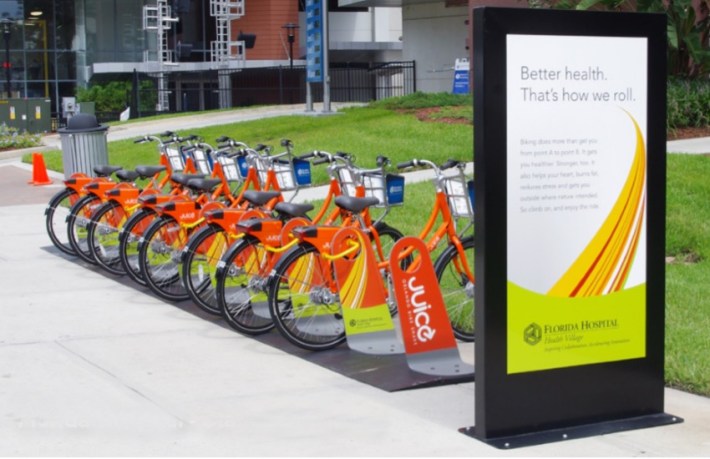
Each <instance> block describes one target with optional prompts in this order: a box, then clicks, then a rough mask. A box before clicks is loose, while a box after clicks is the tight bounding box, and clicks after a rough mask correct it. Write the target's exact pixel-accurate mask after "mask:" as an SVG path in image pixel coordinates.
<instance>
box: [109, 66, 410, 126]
mask: <svg viewBox="0 0 710 459" xmlns="http://www.w3.org/2000/svg"><path fill="white" fill-rule="evenodd" d="M414 72H415V67H414V61H405V62H384V63H331V66H330V72H329V73H330V100H331V101H332V102H370V101H372V100H378V99H383V98H387V97H394V96H404V95H407V94H411V93H413V92H415V91H416V90H417V88H416V83H415V78H414ZM305 76H306V69H305V66H294V67H293V68H290V67H288V66H285V67H284V66H281V67H263V68H253V69H241V70H238V71H234V72H233V73H231V74H230V76H229V77H230V79H231V86H232V88H231V89H227V90H221V89H219V87H218V84H217V71H216V70H215V71H210V72H199V73H195V74H191V73H189V72H180V73H177V72H176V73H173V74H171V75H170V80H169V82H168V89H167V94H168V101H169V109H168V110H167V111H163V112H162V113H170V112H178V111H180V112H184V111H199V110H213V109H217V108H220V102H219V101H220V99H221V97H220V96H222V95H224V96H225V100H229V101H230V102H231V106H233V107H243V106H250V105H283V104H301V103H303V104H305V103H306V78H305ZM156 87H157V85H156ZM220 91H226V94H220ZM311 91H312V96H313V101H314V102H321V101H322V100H323V85H322V84H321V83H313V84H311ZM157 94H158V91H157V90H153V91H145V90H141V91H140V96H139V98H140V101H141V103H140V105H141V106H142V107H143V108H142V109H141V110H140V111H139V112H138V113H137V111H135V110H132V113H131V118H136V117H139V116H140V117H144V116H151V115H155V114H156V113H157V112H156V111H154V110H150V109H146V108H145V107H146V103H145V102H147V101H157V100H158V96H157ZM129 96H130V95H127V98H126V100H127V101H129V100H130V97H129ZM118 115H119V114H118V113H113V112H111V113H109V112H106V113H102V112H97V113H96V116H97V118H98V119H99V122H106V121H114V120H117V119H118Z"/></svg>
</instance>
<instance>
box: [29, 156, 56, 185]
mask: <svg viewBox="0 0 710 459" xmlns="http://www.w3.org/2000/svg"><path fill="white" fill-rule="evenodd" d="M27 183H31V184H32V185H35V186H36V185H49V184H50V183H52V181H51V180H50V179H49V177H48V176H47V167H46V166H45V165H44V156H42V153H32V180H30V181H29V182H27Z"/></svg>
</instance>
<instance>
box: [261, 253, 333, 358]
mask: <svg viewBox="0 0 710 459" xmlns="http://www.w3.org/2000/svg"><path fill="white" fill-rule="evenodd" d="M309 254H314V255H315V256H320V254H319V252H318V250H317V249H316V248H315V247H314V246H312V245H311V244H307V243H305V244H299V245H297V246H296V247H293V248H292V249H290V250H288V251H287V252H286V253H284V255H282V257H281V258H280V259H279V261H278V262H277V263H276V265H275V266H274V270H273V273H272V275H271V277H270V279H269V286H268V301H269V312H270V313H271V319H272V321H273V322H274V325H275V327H276V329H277V330H279V332H280V333H281V334H282V335H283V336H284V338H286V339H287V340H288V341H289V342H290V343H291V344H294V345H295V346H298V347H300V348H302V349H305V350H308V351H324V350H328V349H332V348H334V347H336V346H338V345H340V344H342V343H343V342H344V341H345V326H344V325H343V326H342V332H339V333H337V334H336V333H332V335H334V337H333V338H331V339H328V340H319V341H315V340H311V339H307V335H305V334H304V333H298V332H297V331H294V330H293V329H292V328H291V327H290V326H289V324H287V323H286V322H285V319H286V316H287V314H288V311H287V310H284V311H282V310H281V309H280V307H279V290H280V288H281V285H282V283H281V279H282V278H285V276H284V273H287V272H288V271H289V267H290V266H291V265H292V264H294V263H296V262H297V261H298V259H299V258H300V257H302V256H307V255H309ZM309 295H310V294H309ZM329 309H330V311H328V312H327V313H325V314H322V315H321V316H326V315H330V314H332V315H334V317H335V318H336V320H337V319H338V315H339V316H340V317H339V320H340V322H342V313H339V314H338V313H336V312H335V309H336V308H335V307H333V305H331V307H330V308H329ZM337 310H338V311H341V309H340V305H339V303H338V305H337ZM318 315H319V313H318V312H316V313H314V314H309V315H308V316H309V317H316V316H318Z"/></svg>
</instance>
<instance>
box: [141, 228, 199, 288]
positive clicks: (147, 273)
mask: <svg viewBox="0 0 710 459" xmlns="http://www.w3.org/2000/svg"><path fill="white" fill-rule="evenodd" d="M185 244H187V230H186V229H185V228H182V227H181V226H180V224H179V223H178V222H177V221H175V219H173V218H171V217H159V218H157V219H156V220H154V221H153V223H151V224H150V226H149V227H148V229H147V230H146V231H145V234H144V236H143V238H142V241H141V242H140V244H139V250H138V262H139V263H140V267H141V272H142V273H143V278H144V279H145V281H146V284H147V285H148V287H149V288H150V289H151V290H152V291H153V292H154V293H155V294H156V295H158V296H159V297H161V298H164V299H166V300H169V301H182V300H187V299H189V298H190V295H188V293H187V290H186V289H185V286H184V285H183V283H182V278H181V275H180V270H181V265H180V258H181V256H182V249H183V247H185Z"/></svg>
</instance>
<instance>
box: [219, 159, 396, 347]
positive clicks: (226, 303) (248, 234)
mask: <svg viewBox="0 0 710 459" xmlns="http://www.w3.org/2000/svg"><path fill="white" fill-rule="evenodd" d="M307 157H316V158H318V159H316V160H315V161H313V164H319V163H329V166H328V174H329V176H330V183H329V187H328V192H327V194H326V196H325V200H324V202H323V204H322V206H321V208H320V210H319V211H318V213H317V215H316V216H315V217H313V219H310V218H309V217H308V215H307V212H309V211H311V210H313V205H311V204H292V203H285V202H284V203H279V204H277V205H276V207H275V208H274V210H275V211H276V214H277V215H276V218H267V219H257V218H251V219H243V220H241V221H239V222H237V223H236V225H235V228H233V229H232V230H231V231H230V232H229V233H228V234H229V235H230V237H232V238H235V239H238V240H237V241H236V242H235V243H234V244H232V245H231V246H230V247H229V249H228V250H227V251H226V252H225V254H224V256H223V257H222V258H221V260H220V261H219V263H218V265H217V266H218V268H217V274H216V277H217V279H216V298H217V301H218V305H219V307H220V309H221V311H222V317H223V318H224V319H225V321H226V322H227V324H229V326H230V327H232V328H234V329H235V330H237V331H239V332H241V333H244V334H250V335H256V334H261V333H264V332H267V331H269V330H271V329H272V328H273V326H274V325H273V321H272V320H271V315H270V313H269V310H268V302H267V294H266V289H267V285H268V277H269V274H270V273H271V271H272V269H273V267H274V266H275V264H276V262H277V261H278V260H279V258H280V256H281V254H282V253H285V252H286V251H287V250H288V249H290V248H291V247H292V246H294V245H295V244H296V243H297V242H298V241H297V240H295V239H294V238H293V236H292V234H291V233H292V231H293V229H294V228H296V227H299V226H305V225H313V224H316V223H318V222H322V224H325V225H332V224H335V222H336V221H337V220H338V219H341V221H342V223H341V224H342V225H347V224H350V221H351V220H350V218H349V215H348V214H347V213H345V212H343V210H342V209H340V208H338V207H335V208H333V210H332V211H330V212H328V210H329V209H330V208H331V205H330V204H331V203H332V202H333V201H334V200H335V198H337V197H338V196H341V195H342V194H343V189H344V187H346V186H350V185H352V183H350V182H348V183H341V181H340V179H341V176H345V175H348V176H349V174H346V173H345V172H343V171H344V170H345V169H348V171H350V170H351V169H354V166H353V164H352V156H351V155H348V154H345V153H338V154H335V155H333V154H330V153H327V152H324V151H314V152H312V153H310V154H307V155H304V156H301V158H307ZM359 192H360V193H362V189H360V190H359ZM396 236H398V235H395V237H396Z"/></svg>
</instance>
